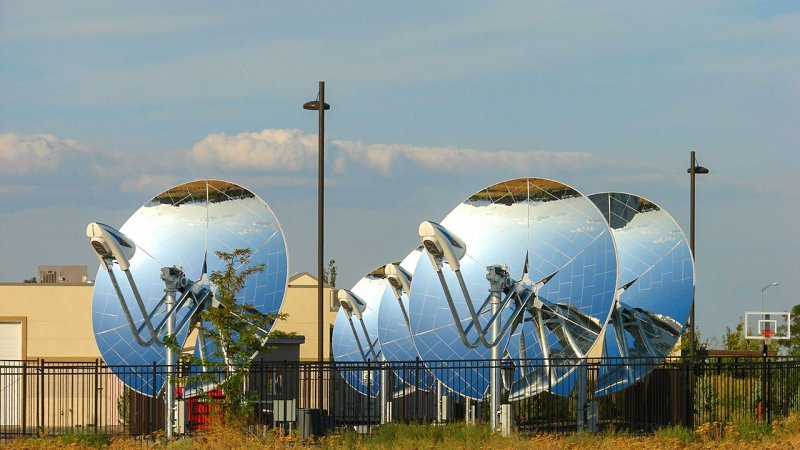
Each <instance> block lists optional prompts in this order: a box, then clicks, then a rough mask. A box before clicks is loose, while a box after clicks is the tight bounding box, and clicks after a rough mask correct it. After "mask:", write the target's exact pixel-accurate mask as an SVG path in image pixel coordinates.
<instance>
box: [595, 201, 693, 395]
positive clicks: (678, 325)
mask: <svg viewBox="0 0 800 450" xmlns="http://www.w3.org/2000/svg"><path fill="white" fill-rule="evenodd" d="M589 198H590V199H591V200H592V201H593V202H594V203H595V204H596V205H597V207H598V208H599V209H600V211H601V212H602V213H603V215H604V216H605V218H606V220H607V221H608V224H609V226H610V227H611V229H612V232H613V233H614V237H615V239H616V243H617V258H618V260H619V278H618V281H617V284H618V288H619V289H618V292H617V300H616V302H615V306H614V308H613V309H612V312H611V316H610V318H609V320H608V324H607V325H606V328H605V337H604V341H603V356H606V357H610V358H616V357H623V358H633V359H632V360H619V363H617V364H615V363H614V362H613V361H611V364H603V365H601V367H600V374H599V378H598V381H597V389H596V390H597V392H598V393H601V394H605V393H611V392H614V391H616V390H619V389H622V388H624V387H627V386H630V385H631V384H633V383H635V382H636V381H637V380H639V379H641V378H642V377H644V376H645V375H647V373H648V372H649V371H650V369H651V368H652V367H653V363H654V362H655V361H653V358H663V357H664V356H666V355H667V354H668V353H669V352H670V350H672V348H673V347H674V346H675V343H676V342H677V341H678V338H679V337H680V335H681V333H682V332H683V328H684V324H685V323H686V320H687V318H688V316H689V311H690V309H691V307H692V297H693V293H694V262H693V261H692V254H691V250H690V249H689V244H688V243H687V242H686V237H685V236H684V235H683V232H682V231H681V229H680V227H679V226H678V224H677V223H676V222H675V220H674V219H673V218H672V217H671V216H670V215H669V214H668V213H667V212H666V211H664V210H663V209H661V208H659V207H658V205H656V204H654V203H652V202H650V201H649V200H647V199H644V198H642V197H638V196H635V195H631V194H623V193H616V192H614V193H599V194H593V195H590V196H589ZM635 358H643V359H642V360H640V361H639V364H637V363H636V359H635Z"/></svg>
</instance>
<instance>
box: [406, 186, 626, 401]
mask: <svg viewBox="0 0 800 450" xmlns="http://www.w3.org/2000/svg"><path fill="white" fill-rule="evenodd" d="M441 224H442V225H443V226H444V227H446V228H447V230H449V231H450V232H452V233H453V234H455V235H456V236H458V237H459V238H460V239H461V240H462V241H463V242H464V243H465V244H466V255H465V256H464V257H463V258H461V272H462V274H463V276H464V279H465V281H466V286H467V290H468V292H469V294H470V297H471V298H472V302H473V304H474V306H475V309H476V310H478V309H479V308H480V307H481V305H482V304H483V302H484V300H485V299H486V298H487V295H488V290H489V283H488V281H487V279H486V274H487V269H486V267H487V266H489V265H495V264H503V265H506V266H507V267H508V273H509V275H510V277H511V278H512V279H513V280H514V281H515V282H517V283H520V284H521V285H522V286H524V287H525V288H526V289H528V290H533V289H534V286H536V290H537V291H538V292H537V295H536V296H535V298H536V299H538V302H533V301H528V302H526V303H525V304H523V305H517V306H513V305H512V306H513V307H509V308H506V309H505V310H504V312H503V323H505V322H507V321H508V320H509V319H510V318H511V317H512V314H514V312H516V311H517V310H520V315H519V316H518V321H517V322H516V326H515V327H514V328H513V329H512V330H511V331H510V333H509V337H508V339H506V340H505V342H503V343H502V344H501V345H502V352H501V357H502V358H505V359H508V360H510V361H511V362H512V364H513V362H514V361H515V360H517V361H518V360H520V359H527V358H544V359H543V360H542V363H541V364H538V365H536V364H535V365H532V366H530V365H525V366H524V367H520V366H519V365H518V364H514V365H515V366H516V369H515V371H514V376H513V383H512V385H511V392H510V397H511V398H512V399H513V398H520V397H524V396H530V395H535V394H536V393H539V392H542V391H543V390H547V389H550V390H552V391H553V392H557V390H556V389H555V388H556V387H557V386H559V384H561V383H568V382H569V375H570V373H571V372H572V367H573V362H574V363H577V358H579V357H580V356H582V355H584V354H585V353H586V352H587V351H588V350H589V348H590V347H591V346H592V345H593V344H594V342H595V341H596V339H597V337H598V334H599V332H600V330H601V328H602V325H603V324H604V323H605V321H606V319H607V317H608V313H609V310H610V308H611V304H612V301H613V296H614V288H615V285H616V276H617V270H616V268H617V263H616V254H615V249H614V241H613V238H612V235H611V232H610V231H609V228H608V226H607V225H606V221H605V220H604V218H603V216H602V215H601V214H600V212H599V211H598V210H597V208H596V207H595V206H594V204H593V203H592V202H591V201H590V200H589V199H588V198H586V197H584V196H582V195H581V194H580V193H578V192H577V191H576V190H574V189H573V188H571V187H569V186H567V185H565V184H562V183H559V182H557V181H552V180H547V179H541V178H519V179H514V180H508V181H503V182H500V183H497V184H495V185H492V186H489V187H487V188H485V189H483V190H481V191H479V192H477V193H476V194H474V195H472V196H471V197H469V198H468V199H467V200H465V201H464V202H463V203H461V204H460V205H458V206H457V207H456V208H455V209H454V210H453V211H452V212H451V213H450V214H448V215H447V217H445V219H444V220H443V221H442V222H441ZM442 272H443V273H444V276H445V279H446V282H447V285H448V286H449V289H450V292H451V293H452V296H453V299H454V303H455V306H456V308H457V311H458V313H459V317H460V318H461V319H462V323H463V326H464V327H465V328H466V327H468V326H469V322H470V320H469V313H468V309H467V307H466V300H465V296H464V295H463V294H462V291H461V289H460V288H459V283H458V280H457V278H456V276H455V275H454V273H453V271H452V270H450V269H449V266H448V264H447V263H445V264H444V268H443V269H442ZM532 298H533V297H531V298H529V300H532ZM479 314H480V317H481V320H482V323H483V324H485V323H486V322H487V321H488V316H489V315H488V311H486V310H484V311H482V312H479ZM410 320H411V326H412V333H413V336H414V342H415V343H416V345H417V350H418V351H419V353H420V356H421V357H422V359H423V360H425V361H443V360H485V359H488V358H489V357H490V351H489V350H488V349H487V348H486V347H484V346H478V347H477V348H472V349H471V348H469V347H467V346H466V345H464V344H463V342H462V341H461V339H460V337H459V333H458V330H457V328H456V327H455V324H454V320H453V318H452V314H451V312H450V309H449V306H448V303H447V300H446V297H445V295H444V293H443V288H442V285H441V283H440V281H439V278H438V276H437V274H436V271H435V270H434V268H433V266H432V265H431V264H430V261H429V259H428V255H427V250H425V251H424V252H423V256H420V262H419V263H418V264H417V268H416V270H415V271H414V278H413V281H412V284H411V298H410ZM468 335H469V336H470V338H471V339H474V338H475V336H476V334H475V331H474V328H473V329H471V330H469V331H468ZM548 358H552V359H564V360H562V361H560V362H559V363H558V364H555V365H553V366H549V364H548V363H547V361H548ZM431 370H432V372H433V373H434V375H435V376H436V377H437V378H438V379H439V380H440V381H442V382H443V383H444V384H445V385H446V386H447V387H448V388H450V389H452V390H454V391H456V392H459V393H461V394H462V395H465V396H468V397H472V398H478V399H480V398H482V397H483V396H484V394H485V391H486V389H487V386H488V379H487V377H488V371H482V372H480V373H473V371H470V370H467V369H463V370H459V369H454V370H448V369H443V368H435V367H433V366H431ZM558 392H566V390H565V389H561V390H560V391H558Z"/></svg>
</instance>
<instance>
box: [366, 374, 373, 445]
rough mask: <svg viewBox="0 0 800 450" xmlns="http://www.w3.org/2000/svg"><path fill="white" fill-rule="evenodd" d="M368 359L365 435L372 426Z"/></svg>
mask: <svg viewBox="0 0 800 450" xmlns="http://www.w3.org/2000/svg"><path fill="white" fill-rule="evenodd" d="M369 362H370V359H369V358H367V434H369V433H370V432H371V427H370V425H372V396H371V395H370V394H372V370H371V367H370V364H369Z"/></svg>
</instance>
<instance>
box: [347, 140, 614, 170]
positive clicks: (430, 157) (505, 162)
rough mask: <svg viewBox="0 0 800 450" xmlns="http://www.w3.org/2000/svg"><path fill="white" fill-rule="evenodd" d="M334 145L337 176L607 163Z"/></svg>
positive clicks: (580, 156) (542, 154) (538, 154)
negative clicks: (355, 167) (362, 171)
mask: <svg viewBox="0 0 800 450" xmlns="http://www.w3.org/2000/svg"><path fill="white" fill-rule="evenodd" d="M334 145H335V146H336V147H337V148H338V149H339V154H338V156H337V157H336V160H335V162H334V167H335V168H336V170H337V171H339V172H344V171H345V170H346V169H347V167H348V166H349V165H351V164H353V163H356V164H362V165H366V166H368V167H370V168H371V169H375V170H377V171H379V172H381V173H382V174H384V175H388V174H389V173H390V172H391V171H392V170H394V169H401V168H404V167H406V166H409V165H414V166H418V167H423V168H425V169H429V170H436V171H440V172H450V173H452V172H455V173H474V172H480V171H484V170H487V169H500V170H506V171H510V172H512V173H527V172H531V171H533V170H534V169H536V170H537V171H542V170H569V171H584V170H588V169H589V168H591V167H596V166H597V165H598V164H603V165H606V164H608V161H606V160H603V159H601V158H599V157H597V156H594V155H592V154H590V153H584V152H555V151H547V150H535V151H528V152H519V151H486V150H476V149H469V148H455V147H424V146H411V145H402V144H375V145H366V144H363V143H360V142H353V141H334Z"/></svg>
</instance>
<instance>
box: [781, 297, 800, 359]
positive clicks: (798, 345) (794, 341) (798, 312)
mask: <svg viewBox="0 0 800 450" xmlns="http://www.w3.org/2000/svg"><path fill="white" fill-rule="evenodd" d="M791 314H792V318H791V328H790V330H791V334H790V335H789V339H786V340H781V341H778V342H780V345H781V347H783V348H785V349H786V351H787V353H788V354H789V355H792V356H800V305H794V307H792V313H791Z"/></svg>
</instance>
